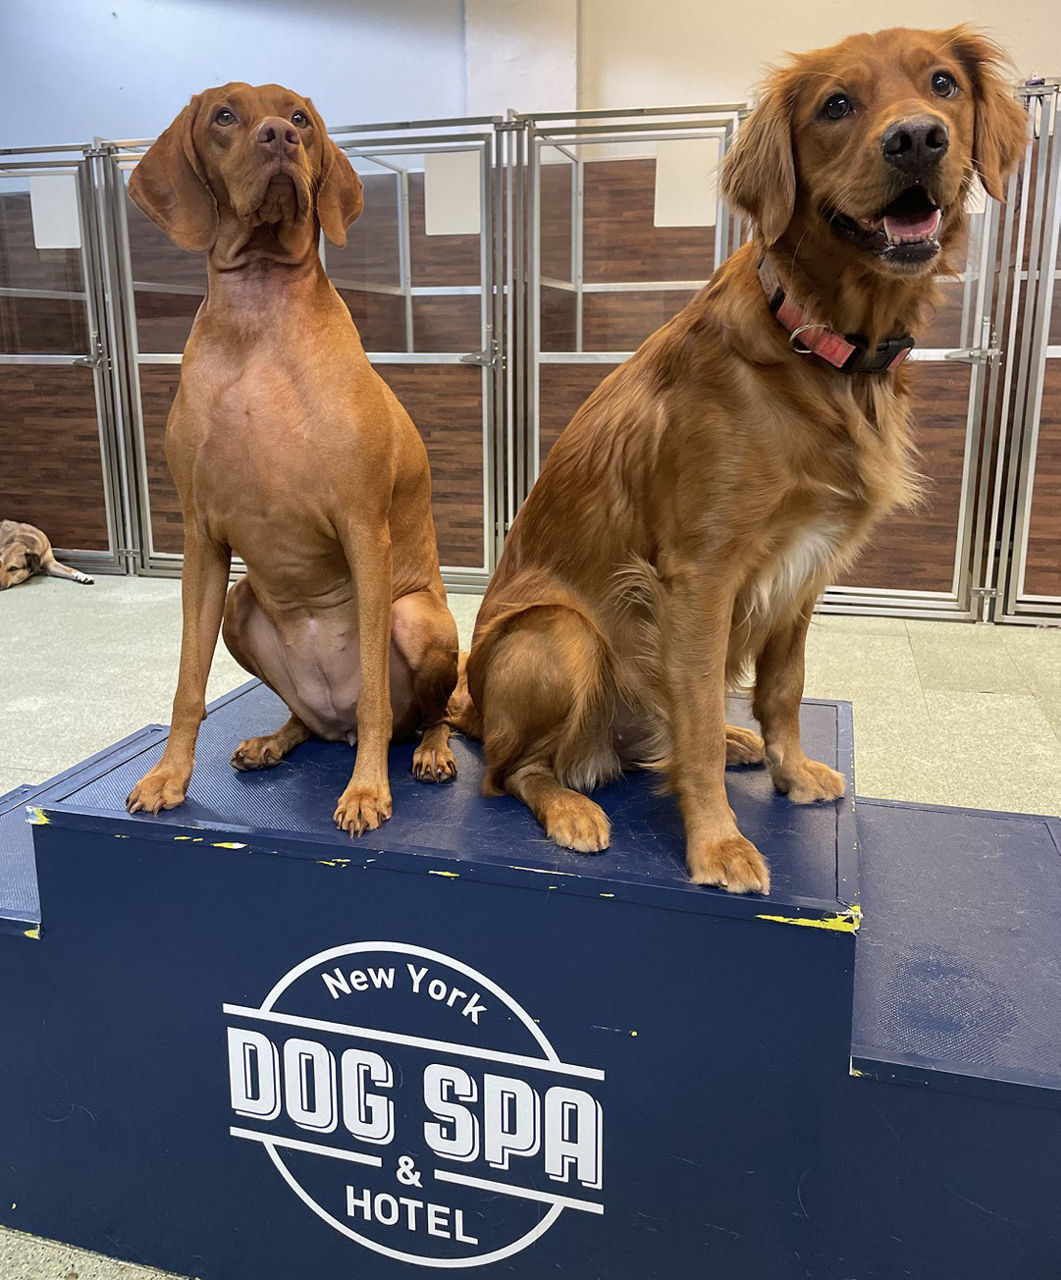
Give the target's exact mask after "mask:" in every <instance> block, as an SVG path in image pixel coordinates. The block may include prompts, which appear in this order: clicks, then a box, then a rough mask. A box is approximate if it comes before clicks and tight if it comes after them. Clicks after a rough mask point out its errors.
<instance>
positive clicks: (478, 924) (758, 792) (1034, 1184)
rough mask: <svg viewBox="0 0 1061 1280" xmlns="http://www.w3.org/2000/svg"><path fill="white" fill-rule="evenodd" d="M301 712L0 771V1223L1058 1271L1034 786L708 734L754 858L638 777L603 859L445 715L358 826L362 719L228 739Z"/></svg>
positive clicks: (327, 1246) (620, 787) (1056, 1013)
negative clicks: (356, 777)
mask: <svg viewBox="0 0 1061 1280" xmlns="http://www.w3.org/2000/svg"><path fill="white" fill-rule="evenodd" d="M731 715H732V717H733V718H734V719H738V720H740V719H742V717H746V709H745V708H743V707H742V706H741V704H739V703H738V704H735V705H734V706H733V707H732V708H731ZM283 718H284V711H283V709H282V708H281V706H280V704H279V703H278V702H277V700H276V699H275V698H273V696H272V695H271V694H269V693H268V692H267V691H266V690H264V689H262V688H260V687H259V686H256V685H252V686H248V687H246V688H244V689H242V690H238V691H236V693H234V694H232V695H229V697H227V698H225V699H222V700H221V702H220V703H218V704H215V707H214V708H213V710H212V712H211V715H210V716H209V717H208V719H207V721H206V722H205V724H204V726H203V730H202V733H201V736H200V744H199V749H198V752H197V765H196V773H195V775H194V777H193V781H192V785H191V789H190V792H189V798H188V800H187V801H186V803H185V804H184V805H183V806H181V807H180V808H179V809H177V810H174V811H172V812H170V813H166V814H160V815H158V816H157V817H152V816H150V815H143V814H138V815H134V816H129V815H128V814H126V813H125V810H124V805H123V801H124V797H125V795H126V794H127V792H128V790H129V788H130V787H131V785H132V783H133V782H135V781H136V779H137V778H139V777H140V776H141V775H142V774H143V773H144V772H145V770H146V769H147V768H148V767H150V765H151V764H152V763H153V762H154V761H155V760H156V759H157V758H158V755H159V753H160V752H161V750H162V746H163V744H164V738H165V730H164V729H160V728H158V727H154V728H149V729H147V730H144V731H142V732H141V733H140V734H136V735H133V736H132V737H130V738H128V739H126V740H125V741H124V742H123V743H120V744H118V745H117V746H116V747H115V748H113V749H111V750H110V751H108V752H104V753H101V754H100V755H99V756H97V757H94V758H93V759H92V760H90V761H86V762H84V764H82V765H79V766H77V767H76V768H75V769H72V770H69V771H67V773H65V774H63V775H61V776H60V777H59V778H57V779H54V780H52V782H50V783H48V784H45V785H44V786H42V787H36V788H20V789H19V791H17V792H14V793H12V794H11V795H10V796H8V797H5V798H4V799H3V800H2V801H0V929H6V930H7V931H8V936H0V975H2V981H0V1026H2V1027H3V1029H4V1036H3V1040H2V1041H0V1222H2V1223H4V1224H5V1225H9V1226H12V1227H16V1228H18V1229H21V1230H26V1231H31V1232H34V1233H37V1234H42V1235H46V1236H52V1237H54V1238H59V1239H63V1240H67V1241H70V1242H71V1243H75V1244H79V1245H82V1246H84V1247H88V1248H92V1249H97V1250H99V1251H101V1252H105V1253H108V1254H111V1255H114V1256H118V1257H122V1258H127V1259H129V1260H131V1261H139V1262H148V1263H151V1264H153V1265H156V1266H160V1267H163V1268H166V1269H169V1270H174V1271H177V1272H179V1273H181V1274H186V1275H194V1276H197V1277H201V1278H202V1280H302V1278H303V1277H307V1278H308V1277H311V1276H312V1277H313V1280H338V1278H339V1277H342V1278H343V1280H346V1278H347V1277H349V1276H351V1275H357V1276H359V1277H365V1278H367V1280H376V1278H383V1280H386V1278H388V1277H397V1276H410V1275H413V1274H422V1273H423V1272H424V1271H425V1270H427V1271H431V1270H438V1269H442V1270H446V1271H456V1272H458V1273H459V1274H467V1273H469V1272H475V1273H481V1274H483V1275H484V1276H485V1275H495V1274H496V1275H505V1276H516V1277H524V1278H525V1280H540V1277H542V1276H547V1275H553V1274H558V1275H566V1276H571V1277H573V1278H574V1280H686V1278H688V1280H693V1278H695V1280H700V1278H701V1277H709V1276H718V1277H720V1278H725V1280H744V1278H747V1280H764V1278H769V1280H805V1278H811V1280H817V1278H820V1280H826V1278H828V1280H834V1278H835V1280H882V1278H885V1280H891V1278H892V1277H896V1278H899V1277H907V1276H911V1277H915V1280H980V1278H981V1277H982V1278H983V1280H1010V1278H1011V1277H1012V1280H1058V1277H1059V1276H1061V1267H1059V1264H1058V1261H1057V1259H1058V1257H1059V1256H1061V1214H1059V1212H1058V1208H1057V1205H1058V1190H1059V1186H1061V1108H1059V1107H1058V1106H1057V1102H1058V1100H1059V1099H1061V983H1059V982H1058V978H1059V977H1061V974H1059V973H1058V969H1059V967H1061V963H1059V958H1058V951H1059V947H1058V942H1057V939H1058V932H1057V926H1056V921H1057V918H1058V908H1059V907H1061V855H1059V841H1061V835H1059V824H1058V823H1057V822H1055V821H1052V820H1049V819H1045V818H1034V817H1028V816H1021V815H1004V814H980V813H973V812H967V811H961V810H946V809H932V808H925V807H919V806H908V805H898V804H895V803H892V802H884V801H872V800H863V799H859V800H858V801H857V803H855V802H853V801H851V800H845V801H844V802H841V803H839V804H836V805H821V806H812V807H807V808H801V807H797V806H793V805H791V804H790V803H789V802H788V801H787V800H786V799H784V798H783V797H780V796H777V795H776V794H775V793H774V792H773V790H772V787H771V786H770V783H769V779H768V776H767V775H766V773H765V771H764V770H762V769H755V768H747V769H731V770H728V771H727V789H728V792H729V796H730V801H731V804H732V805H733V808H734V810H735V812H736V814H737V818H738V821H739V822H740V825H741V828H742V830H743V831H744V832H745V834H747V835H748V836H749V837H750V838H751V839H753V840H755V841H756V843H757V844H758V845H759V847H760V848H761V849H762V850H763V852H764V854H765V855H766V856H767V857H768V859H769V860H770V864H771V871H772V876H773V887H772V890H771V894H770V897H769V898H763V897H760V896H748V897H739V896H732V895H728V894H726V893H724V892H721V891H719V890H715V889H710V888H705V887H700V886H694V885H691V884H690V883H689V882H688V880H687V878H686V876H685V873H684V868H683V865H682V857H683V843H684V842H683V835H682V829H681V822H680V817H679V815H678V812H677V808H676V805H675V804H674V802H673V800H672V799H671V798H669V797H662V796H658V795H656V794H655V793H654V792H653V791H652V783H653V779H652V778H650V777H648V776H643V775H631V776H628V777H625V778H623V779H621V780H619V781H618V782H616V783H614V784H612V785H611V786H609V787H608V788H606V789H605V790H603V791H602V792H600V793H598V798H599V799H600V800H601V803H602V804H603V806H604V808H605V809H606V811H607V812H608V814H609V817H610V819H611V822H612V845H611V848H610V849H609V850H607V851H606V852H605V853H603V854H601V855H597V856H594V857H586V856H584V855H579V854H574V853H569V852H566V851H563V850H560V849H558V848H557V847H556V846H554V845H552V844H551V843H550V842H548V841H547V840H545V839H544V837H543V835H542V833H541V831H540V829H539V828H538V826H537V824H536V823H535V821H534V819H533V818H532V817H531V815H530V814H529V813H528V812H527V810H526V809H524V808H523V807H522V806H521V805H518V804H517V803H516V802H514V801H512V800H511V799H509V798H507V797H501V798H496V799H483V798H482V797H481V796H479V794H478V783H479V777H480V773H481V765H480V761H479V756H478V749H477V747H476V746H475V745H474V744H471V743H467V742H463V741H458V742H457V743H456V744H455V750H456V753H457V756H458V761H459V766H460V769H461V775H460V778H459V779H458V781H457V782H456V783H454V784H448V785H443V786H425V785H422V784H418V783H415V782H414V781H413V780H412V778H411V776H410V773H409V767H410V763H411V756H412V748H411V747H410V746H397V747H395V748H394V749H393V751H392V753H391V769H390V772H391V785H392V791H393V796H394V811H395V812H394V817H393V819H392V820H391V821H390V822H388V823H387V824H385V826H384V827H383V828H382V829H381V830H380V831H378V832H372V833H368V834H366V836H364V837H362V838H361V839H359V840H351V839H350V838H349V837H348V836H346V835H344V834H342V833H339V832H337V831H336V830H335V828H334V827H333V825H332V822H331V813H332V810H333V808H334V804H335V800H336V798H337V796H338V794H339V792H340V791H341V790H342V788H343V786H344V785H345V783H346V781H347V779H348V777H349V773H350V769H351V765H352V759H353V753H352V751H350V750H349V749H348V748H344V747H342V746H336V745H332V744H322V743H307V744H305V745H304V746H302V747H300V748H298V749H297V750H296V751H295V752H293V753H292V755H291V756H290V757H289V758H288V759H287V760H285V761H284V762H282V763H281V764H280V765H279V766H278V767H277V768H275V769H272V770H269V771H265V772H261V773H252V774H238V773H236V772H235V771H234V770H232V769H231V768H230V766H229V764H228V758H229V756H230V754H231V752H232V749H233V747H234V745H235V744H236V743H237V742H238V741H239V740H240V739H241V738H244V737H247V736H251V735H253V734H257V733H261V732H263V731H266V730H267V729H269V728H272V727H275V726H276V725H278V724H279V723H280V722H281V720H282V719H283ZM802 719H803V734H804V743H805V745H806V747H807V749H808V751H809V752H810V753H811V754H813V755H815V756H817V757H818V758H820V759H824V760H826V761H827V762H828V763H830V764H832V765H833V766H834V767H837V768H839V769H841V770H842V771H843V772H845V773H846V774H847V776H848V779H849V795H850V796H853V795H854V785H853V764H852V755H853V750H852V736H851V721H850V710H849V708H848V707H847V706H846V704H842V703H832V702H807V703H805V704H804V707H803V714H802ZM26 817H28V818H29V819H30V822H29V824H27V823H26V822H25V819H26ZM856 834H857V839H856ZM20 935H25V936H20Z"/></svg>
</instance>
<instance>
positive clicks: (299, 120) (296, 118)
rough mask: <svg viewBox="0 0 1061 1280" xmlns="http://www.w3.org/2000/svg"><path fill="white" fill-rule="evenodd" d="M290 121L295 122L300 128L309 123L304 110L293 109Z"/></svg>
mask: <svg viewBox="0 0 1061 1280" xmlns="http://www.w3.org/2000/svg"><path fill="white" fill-rule="evenodd" d="M291 123H292V124H297V125H298V127H299V128H300V129H305V127H306V126H307V125H308V124H309V116H308V115H306V113H305V112H304V111H293V112H292V113H291Z"/></svg>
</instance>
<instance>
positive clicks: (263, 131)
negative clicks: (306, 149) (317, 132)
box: [258, 116, 301, 156]
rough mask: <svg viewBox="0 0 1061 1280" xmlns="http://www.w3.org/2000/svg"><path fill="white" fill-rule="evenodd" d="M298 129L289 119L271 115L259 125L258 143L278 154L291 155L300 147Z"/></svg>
mask: <svg viewBox="0 0 1061 1280" xmlns="http://www.w3.org/2000/svg"><path fill="white" fill-rule="evenodd" d="M300 142H301V139H300V138H299V136H298V130H297V129H296V128H295V126H294V125H293V124H292V123H291V122H290V121H289V120H281V118H280V117H279V116H270V117H269V119H267V120H263V121H262V122H261V124H260V125H259V126H258V143H259V145H260V146H263V147H265V148H266V150H267V151H274V152H276V154H277V155H280V156H283V155H291V154H293V153H294V152H295V151H297V150H298V148H299V143H300Z"/></svg>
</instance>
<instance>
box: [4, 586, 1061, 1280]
mask: <svg viewBox="0 0 1061 1280" xmlns="http://www.w3.org/2000/svg"><path fill="white" fill-rule="evenodd" d="M451 603H452V606H453V609H454V613H455V614H456V616H457V620H458V623H459V625H460V628H461V636H462V642H463V643H464V644H467V642H468V639H469V637H470V634H471V626H472V623H473V621H474V618H475V611H476V609H477V607H478V603H479V602H478V598H477V597H474V596H454V597H452V599H451ZM179 626H180V587H179V583H177V582H176V581H169V580H162V579H135V578H100V579H98V580H97V582H96V584H95V586H93V587H82V586H78V585H76V584H73V583H67V582H60V581H58V580H46V579H40V578H38V579H34V580H32V581H31V582H29V583H27V584H25V585H23V586H21V587H18V588H15V589H14V590H11V591H6V592H4V593H3V595H2V596H0V652H2V654H3V662H2V671H3V680H2V684H0V794H2V793H3V792H5V791H8V790H10V789H11V788H12V787H15V786H17V785H19V784H20V783H23V782H43V781H45V780H46V779H47V778H48V777H50V776H51V775H52V774H54V773H56V772H58V771H59V770H60V769H63V768H65V767H66V766H68V765H71V764H74V763H76V762H77V761H79V760H81V759H83V758H84V757H85V756H87V755H90V754H91V753H92V752H94V751H98V750H100V749H101V748H102V747H105V746H107V745H109V744H110V743H112V742H114V741H115V740H116V739H118V738H120V737H122V736H124V735H125V734H127V733H131V732H132V731H133V730H135V729H138V728H140V727H141V726H142V725H144V724H148V723H165V722H166V721H167V720H168V718H169V707H170V700H171V698H172V696H173V683H174V678H175V673H176V663H177V649H178V638H179ZM246 678H247V677H246V675H245V673H244V672H243V671H242V670H241V669H240V668H239V667H238V666H237V665H236V664H235V663H234V662H233V661H232V659H231V658H230V657H229V656H228V654H227V653H226V652H225V651H224V650H223V649H221V650H219V652H218V656H217V659H216V660H215V664H214V671H213V674H212V676H211V681H210V689H209V693H210V696H211V697H216V696H218V695H219V694H221V693H223V692H225V691H226V690H228V689H231V688H233V687H234V686H235V685H237V684H240V683H242V682H243V681H244V680H245V679H246ZM806 692H807V695H808V696H809V697H822V698H844V699H847V700H849V701H850V702H851V703H852V704H853V707H854V721H855V762H856V771H857V779H858V791H859V794H860V795H864V796H880V797H886V798H893V799H901V800H916V801H922V802H926V803H934V804H954V805H966V806H970V807H975V808H984V809H1006V810H1016V811H1023V812H1036V813H1050V814H1058V813H1061V629H1058V628H1049V629H1047V628H1027V627H989V626H965V625H961V624H958V623H944V622H904V621H902V620H899V619H893V618H840V617H821V618H819V619H818V620H817V621H816V622H815V624H814V626H813V627H812V630H811V636H810V639H809V642H808V646H807V687H806ZM160 1275H161V1273H160V1272H155V1271H150V1270H147V1269H144V1268H139V1267H132V1266H128V1265H125V1264H121V1263H117V1262H112V1261H110V1260H109V1259H106V1258H101V1257H98V1256H96V1255H92V1254H86V1253H82V1252H80V1251H78V1250H72V1249H68V1248H65V1247H64V1246H60V1245H55V1244H51V1243H50V1242H48V1241H42V1240H37V1239H32V1238H30V1237H27V1236H22V1235H20V1234H19V1233H17V1232H14V1231H5V1230H3V1229H0V1277H2V1280H118V1278H119V1277H121V1278H122V1280H147V1278H148V1277H156V1280H157V1277H159V1276H160Z"/></svg>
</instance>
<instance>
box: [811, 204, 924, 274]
mask: <svg viewBox="0 0 1061 1280" xmlns="http://www.w3.org/2000/svg"><path fill="white" fill-rule="evenodd" d="M827 217H828V219H829V222H830V223H831V224H832V226H833V228H834V229H835V230H836V231H837V232H839V234H840V235H842V236H843V237H844V238H845V239H846V240H849V241H851V242H852V243H854V244H856V245H857V246H858V247H859V248H860V249H864V250H865V251H866V252H867V253H872V254H875V255H876V256H877V257H880V258H883V259H884V260H885V261H888V262H895V263H897V264H911V265H914V264H917V263H921V262H928V261H930V260H931V259H932V258H934V257H935V256H936V254H938V253H939V251H940V243H939V229H940V224H941V223H942V221H943V212H942V210H941V209H940V208H939V206H938V205H937V204H936V203H935V202H934V201H933V200H932V198H931V197H930V196H929V194H928V192H927V191H926V190H925V189H924V187H922V186H913V187H908V188H907V189H906V190H905V191H904V192H903V193H902V194H901V195H900V196H898V197H896V199H894V200H893V201H892V202H891V204H889V205H886V206H885V207H884V208H883V209H881V211H880V212H879V213H877V214H876V215H874V216H873V217H869V218H853V217H851V216H850V215H848V214H846V213H840V212H838V211H831V212H829V213H828V214H827Z"/></svg>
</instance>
